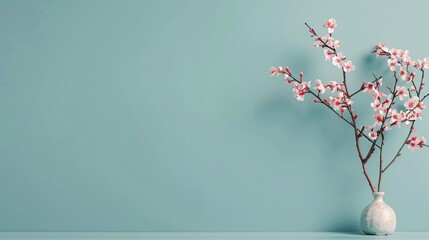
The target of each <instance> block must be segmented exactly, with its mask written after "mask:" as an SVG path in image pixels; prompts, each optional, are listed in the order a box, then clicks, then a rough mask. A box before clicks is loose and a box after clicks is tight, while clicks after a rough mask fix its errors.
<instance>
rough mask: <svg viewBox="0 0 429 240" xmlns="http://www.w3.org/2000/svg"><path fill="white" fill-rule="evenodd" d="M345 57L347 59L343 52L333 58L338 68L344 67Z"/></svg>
mask: <svg viewBox="0 0 429 240" xmlns="http://www.w3.org/2000/svg"><path fill="white" fill-rule="evenodd" d="M344 59H346V58H345V57H344V55H343V53H342V52H339V53H337V56H335V57H333V58H332V64H334V66H337V67H338V68H342V67H343V65H344V62H343V61H344Z"/></svg>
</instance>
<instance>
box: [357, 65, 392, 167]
mask: <svg viewBox="0 0 429 240" xmlns="http://www.w3.org/2000/svg"><path fill="white" fill-rule="evenodd" d="M393 76H394V77H395V85H394V87H393V89H396V85H397V84H398V77H397V76H396V71H395V72H393ZM395 98H396V91H395V94H393V97H392V100H391V102H390V104H389V107H388V108H387V110H386V113H385V114H384V117H383V122H382V123H381V127H380V130H379V131H380V133H379V134H378V136H377V138H376V139H375V140H374V143H373V144H372V146H371V147H370V149H369V151H368V154H367V155H366V157H365V159H364V160H363V162H364V163H365V164H366V163H367V162H368V160H369V159H370V158H371V156H372V154H373V153H374V151H375V147H374V145H375V143H376V142H377V140H378V138H379V136H380V134H381V133H383V132H384V124H385V123H386V120H387V115H388V114H389V111H390V109H391V108H392V105H393V104H394V101H395ZM380 149H381V148H380Z"/></svg>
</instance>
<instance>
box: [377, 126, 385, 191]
mask: <svg viewBox="0 0 429 240" xmlns="http://www.w3.org/2000/svg"><path fill="white" fill-rule="evenodd" d="M383 147H384V134H383V133H381V148H380V169H379V172H378V187H377V192H380V190H381V178H382V176H383Z"/></svg>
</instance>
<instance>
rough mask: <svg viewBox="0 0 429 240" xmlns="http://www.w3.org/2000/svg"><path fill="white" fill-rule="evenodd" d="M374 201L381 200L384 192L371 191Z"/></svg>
mask: <svg viewBox="0 0 429 240" xmlns="http://www.w3.org/2000/svg"><path fill="white" fill-rule="evenodd" d="M372 196H374V202H383V196H384V192H373V193H372Z"/></svg>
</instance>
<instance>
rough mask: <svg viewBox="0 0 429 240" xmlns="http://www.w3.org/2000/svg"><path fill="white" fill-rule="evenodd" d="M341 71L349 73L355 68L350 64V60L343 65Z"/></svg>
mask: <svg viewBox="0 0 429 240" xmlns="http://www.w3.org/2000/svg"><path fill="white" fill-rule="evenodd" d="M343 70H344V72H351V71H354V70H355V66H354V65H353V64H352V61H351V60H348V61H347V62H345V63H344V67H343Z"/></svg>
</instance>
